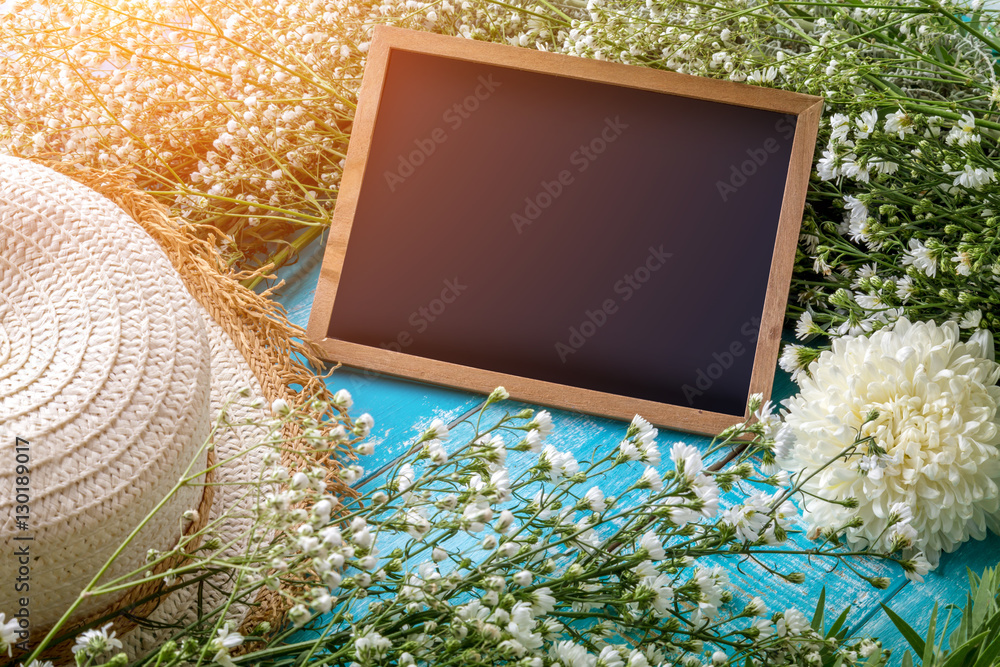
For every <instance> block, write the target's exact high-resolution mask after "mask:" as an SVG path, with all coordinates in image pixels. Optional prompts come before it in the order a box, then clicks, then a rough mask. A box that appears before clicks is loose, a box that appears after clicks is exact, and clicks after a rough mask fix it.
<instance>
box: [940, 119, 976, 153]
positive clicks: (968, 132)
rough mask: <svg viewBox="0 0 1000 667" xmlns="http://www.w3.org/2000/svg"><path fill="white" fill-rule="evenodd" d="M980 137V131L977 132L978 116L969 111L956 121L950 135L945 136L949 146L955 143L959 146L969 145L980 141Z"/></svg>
mask: <svg viewBox="0 0 1000 667" xmlns="http://www.w3.org/2000/svg"><path fill="white" fill-rule="evenodd" d="M979 139H980V136H979V133H978V132H976V117H975V116H973V115H972V112H971V111H969V112H966V113H965V114H963V115H962V118H961V119H960V120H957V121H955V124H954V125H953V126H952V128H951V130H950V131H949V132H948V136H946V137H945V143H947V144H948V145H949V146H951V145H953V144H955V143H957V144H958V145H959V146H968V145H969V144H972V143H978V142H979Z"/></svg>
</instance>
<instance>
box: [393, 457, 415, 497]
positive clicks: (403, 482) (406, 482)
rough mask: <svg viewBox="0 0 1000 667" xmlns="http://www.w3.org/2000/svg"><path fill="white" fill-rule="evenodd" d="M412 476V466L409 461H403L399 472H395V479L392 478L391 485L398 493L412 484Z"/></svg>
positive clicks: (413, 474) (406, 489)
mask: <svg viewBox="0 0 1000 667" xmlns="http://www.w3.org/2000/svg"><path fill="white" fill-rule="evenodd" d="M414 476H415V473H414V472H413V466H411V465H410V464H409V463H404V464H403V465H402V466H400V468H399V472H397V473H396V479H395V480H393V487H394V488H395V489H396V490H397V491H399V492H400V493H404V492H406V491H408V490H409V489H410V487H411V486H413V478H414Z"/></svg>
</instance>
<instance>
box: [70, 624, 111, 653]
mask: <svg viewBox="0 0 1000 667" xmlns="http://www.w3.org/2000/svg"><path fill="white" fill-rule="evenodd" d="M110 627H111V623H105V624H104V625H103V626H101V628H100V629H99V630H98V629H92V630H87V631H86V632H84V633H83V634H81V635H79V636H78V637H77V638H76V643H75V644H74V645H73V649H72V651H73V654H74V655H75V654H77V653H79V652H80V651H83V652H84V655H87V656H89V657H97V656H99V655H101V654H102V653H105V652H107V651H110V650H111V649H114V648H122V643H121V641H120V640H118V639H116V638H115V633H114V632H113V631H112V632H110V633H109V632H108V629H109V628H110Z"/></svg>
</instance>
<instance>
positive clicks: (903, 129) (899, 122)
mask: <svg viewBox="0 0 1000 667" xmlns="http://www.w3.org/2000/svg"><path fill="white" fill-rule="evenodd" d="M885 131H886V132H887V133H889V134H897V135H899V138H900V139H903V138H904V137H906V135H908V134H913V119H911V118H910V117H909V116H908V115H906V113H905V112H903V111H896V112H895V113H891V114H889V115H888V116H886V119H885Z"/></svg>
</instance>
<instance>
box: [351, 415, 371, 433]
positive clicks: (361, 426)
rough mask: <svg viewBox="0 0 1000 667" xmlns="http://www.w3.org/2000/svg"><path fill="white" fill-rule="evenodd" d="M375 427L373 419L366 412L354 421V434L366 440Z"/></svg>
mask: <svg viewBox="0 0 1000 667" xmlns="http://www.w3.org/2000/svg"><path fill="white" fill-rule="evenodd" d="M374 427H375V419H374V418H373V417H372V416H371V415H370V414H368V413H367V412H366V413H364V414H363V415H361V416H360V417H358V418H357V419H355V420H354V433H356V434H357V435H359V436H361V437H362V438H367V437H368V435H369V434H370V433H371V432H372V429H373V428H374Z"/></svg>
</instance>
